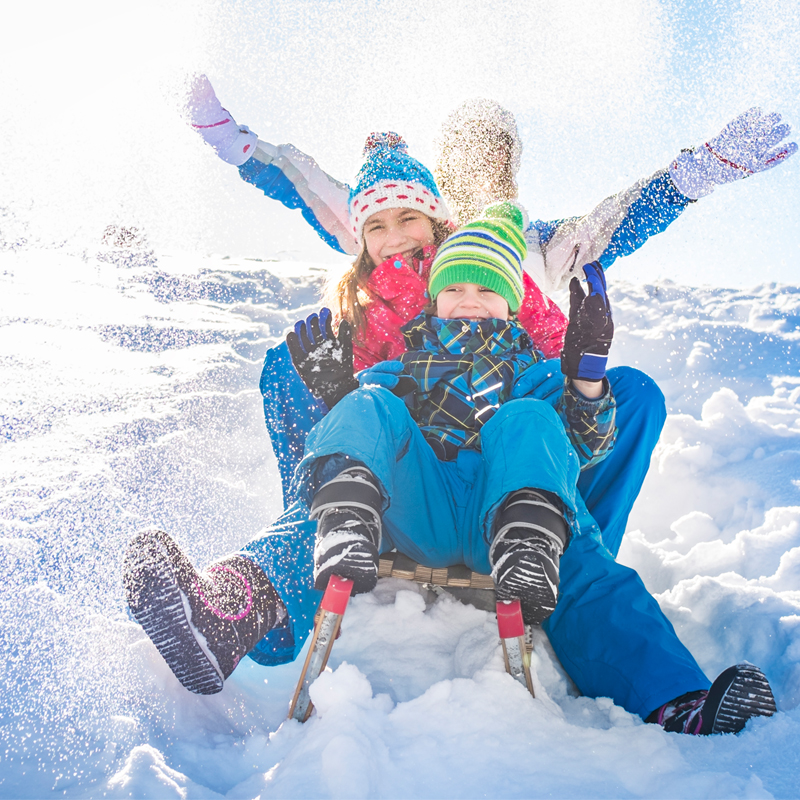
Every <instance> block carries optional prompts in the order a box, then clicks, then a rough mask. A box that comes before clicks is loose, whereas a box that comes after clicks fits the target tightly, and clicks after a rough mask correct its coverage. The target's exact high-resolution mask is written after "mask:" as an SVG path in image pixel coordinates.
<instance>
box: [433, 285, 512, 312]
mask: <svg viewBox="0 0 800 800" xmlns="http://www.w3.org/2000/svg"><path fill="white" fill-rule="evenodd" d="M436 316H437V317H440V318H441V319H471V320H479V319H508V317H509V313H508V302H507V301H506V300H505V299H504V298H502V297H501V296H500V295H499V294H497V292H493V291H492V290H491V289H487V288H486V287H485V286H479V285H478V284H477V283H451V284H450V285H449V286H447V287H445V288H444V289H442V291H441V292H439V294H438V295H437V297H436Z"/></svg>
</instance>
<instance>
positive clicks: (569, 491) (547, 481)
mask: <svg viewBox="0 0 800 800" xmlns="http://www.w3.org/2000/svg"><path fill="white" fill-rule="evenodd" d="M481 445H482V450H483V467H484V483H483V485H482V486H481V493H480V501H479V503H478V505H477V508H476V513H475V514H474V517H473V525H474V530H473V533H472V536H471V537H469V543H470V549H471V556H470V559H469V560H468V561H467V563H468V564H470V563H472V564H473V565H475V566H474V568H475V569H477V570H478V571H481V570H482V569H483V570H485V569H486V566H489V567H490V568H491V572H492V578H493V579H494V582H495V587H496V590H497V598H498V600H511V599H519V600H520V601H521V603H522V616H523V619H524V620H525V622H527V623H529V624H540V623H541V622H542V620H543V619H545V617H547V616H548V615H549V614H550V613H551V612H552V611H553V609H554V607H555V605H556V600H557V597H558V563H559V558H560V556H561V554H562V553H563V551H564V548H565V546H566V545H567V543H568V541H569V535H570V534H569V528H570V523H571V521H572V519H573V518H574V509H575V497H576V486H575V484H576V481H577V478H578V468H579V467H578V457H577V455H576V453H575V450H574V449H573V447H572V446H571V445H570V443H569V441H568V439H567V436H566V433H565V431H564V426H563V424H562V422H561V421H560V419H559V418H558V415H557V414H556V412H555V411H554V409H553V408H552V407H551V406H550V404H549V403H545V402H542V401H540V400H533V399H522V400H514V401H512V402H510V403H506V404H505V405H504V406H503V407H502V408H500V410H499V411H497V413H496V414H495V415H494V417H493V418H492V419H491V420H490V421H489V422H488V423H487V424H486V425H485V426H484V427H483V430H482V432H481ZM489 542H491V547H488V548H487V545H488V544H489Z"/></svg>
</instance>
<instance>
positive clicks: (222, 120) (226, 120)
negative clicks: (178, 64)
mask: <svg viewBox="0 0 800 800" xmlns="http://www.w3.org/2000/svg"><path fill="white" fill-rule="evenodd" d="M186 112H187V114H188V117H189V122H190V124H191V126H192V127H193V128H194V129H195V130H196V131H197V132H198V133H199V134H200V135H201V136H202V137H203V139H205V141H206V143H207V144H210V145H211V146H212V147H213V148H214V150H216V151H217V155H218V156H219V157H220V158H221V159H222V160H223V161H226V162H227V163H228V164H234V165H235V166H237V167H238V166H241V165H242V164H244V162H245V161H247V160H248V159H249V158H250V156H252V155H253V153H254V152H255V149H256V142H257V141H258V138H257V137H256V135H255V134H254V133H251V131H250V129H249V128H248V127H247V126H246V125H237V124H236V120H235V119H234V118H233V117H232V116H231V115H230V113H229V112H228V111H227V110H226V109H224V108H223V107H222V105H221V104H220V102H219V100H217V96H216V95H215V94H214V89H213V87H212V86H211V83H210V82H209V80H208V78H207V77H206V76H205V75H194V76H193V77H192V79H191V82H190V85H189V96H188V97H187V98H186Z"/></svg>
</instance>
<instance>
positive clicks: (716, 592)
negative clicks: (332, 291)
mask: <svg viewBox="0 0 800 800" xmlns="http://www.w3.org/2000/svg"><path fill="white" fill-rule="evenodd" d="M325 269H326V265H322V264H315V263H304V262H290V261H280V262H279V261H273V262H263V261H255V260H245V259H240V260H235V259H229V258H224V257H221V256H202V257H201V256H198V255H197V254H194V253H165V252H159V253H153V252H150V251H148V250H147V249H146V245H143V244H142V243H141V242H140V243H139V249H135V250H133V251H130V252H126V251H117V250H114V249H113V247H111V246H102V247H101V246H100V245H98V247H97V249H96V250H89V251H86V252H71V251H69V250H68V249H67V248H55V247H54V248H51V249H43V248H41V247H39V246H37V247H34V246H31V245H29V246H25V245H24V244H19V243H18V244H17V245H15V246H13V247H7V248H6V249H5V250H0V317H2V323H3V325H2V327H0V363H2V366H3V373H2V374H3V382H2V389H0V434H1V436H0V448H1V449H0V452H1V453H2V456H1V457H0V520H1V521H2V530H0V559H2V565H3V575H4V578H3V581H2V588H0V621H1V623H0V647H1V648H2V653H3V669H2V672H1V673H0V720H2V723H0V736H2V742H1V743H0V745H1V746H0V796H2V797H20V798H38V797H49V796H61V797H67V798H99V797H109V798H126V797H134V798H218V797H225V798H230V799H231V800H239V798H242V799H243V798H256V797H261V798H268V797H280V798H290V797H298V798H308V797H337V798H338V797H348V798H358V797H387V798H392V797H398V798H399V797H402V798H413V797H420V798H425V797H454V798H455V797H482V796H491V797H578V796H579V797H597V798H604V797H615V798H616V797H654V798H657V797H664V798H672V797H686V798H692V797H703V798H706V797H742V798H766V797H782V798H786V797H799V796H800V788H798V785H797V784H798V781H797V775H798V774H800V755H798V754H799V753H800V375H799V374H798V367H797V365H798V363H800V326H799V324H798V323H799V322H800V286H794V285H783V284H775V283H768V284H762V285H759V286H754V287H753V288H751V289H747V290H745V289H723V288H696V287H686V286H679V285H676V284H673V283H670V282H662V283H659V284H646V285H642V284H635V283H629V282H624V281H620V280H615V279H614V272H613V268H612V271H611V272H610V273H609V276H610V279H611V297H612V300H613V301H614V307H615V315H616V317H615V319H616V325H617V337H616V340H615V345H614V349H613V350H612V354H613V359H614V362H615V363H620V364H621V363H626V364H632V365H634V366H638V367H639V368H640V369H643V370H645V371H646V372H648V373H650V374H651V375H653V376H654V377H655V378H656V380H657V381H658V382H659V384H660V385H661V387H662V388H663V390H664V392H665V394H666V396H667V402H668V408H669V417H668V420H667V424H666V427H665V429H664V433H663V436H662V438H661V441H660V443H659V445H658V448H657V450H656V452H655V454H654V457H653V463H652V467H651V470H650V474H649V476H648V478H647V480H646V482H645V485H644V487H643V490H642V494H641V496H640V499H639V501H638V503H637V505H636V507H635V509H634V512H633V514H632V516H631V519H630V524H629V529H628V532H627V534H626V537H625V540H624V542H623V547H622V552H621V556H620V557H621V559H622V560H623V561H624V562H625V563H627V564H629V565H631V566H633V567H635V568H637V569H638V570H639V571H640V573H641V574H642V576H643V578H644V580H645V582H646V584H647V585H648V587H649V588H650V590H651V591H653V592H654V593H657V597H658V600H659V602H660V603H661V605H662V607H663V609H664V611H665V612H666V614H667V615H668V616H669V618H670V619H671V620H672V622H673V623H674V624H675V626H676V629H677V630H678V632H679V635H680V636H681V637H682V639H683V640H684V641H685V642H686V643H687V645H688V646H689V647H690V649H691V650H692V652H693V653H694V654H695V656H696V657H697V659H698V660H699V662H700V664H701V666H702V667H703V668H704V670H705V671H706V672H707V673H708V674H709V676H710V677H712V678H713V677H714V676H715V675H716V674H717V673H718V672H719V671H721V670H722V669H723V668H724V667H726V666H729V665H730V664H732V663H736V662H738V661H740V660H749V661H751V662H753V663H756V664H758V665H759V666H761V667H762V669H764V671H765V672H766V674H767V676H768V677H769V678H770V680H771V682H772V685H773V687H774V689H775V693H776V698H777V703H778V709H779V713H778V714H777V715H776V716H775V717H773V718H771V719H757V720H754V721H752V722H751V724H750V725H748V727H747V729H746V730H745V731H744V732H743V733H742V734H740V735H739V736H725V737H710V738H703V739H701V738H695V737H682V736H678V735H676V734H667V733H665V732H663V731H662V730H660V729H658V728H656V727H655V726H651V725H645V724H644V723H643V722H642V721H641V719H639V718H638V717H636V716H633V715H631V714H629V713H627V712H626V711H624V710H623V709H621V708H619V707H617V706H615V705H613V703H612V702H611V701H610V700H607V699H603V698H600V699H596V700H594V699H589V698H585V697H579V696H578V695H577V692H576V690H575V688H574V686H573V685H572V684H571V682H570V680H569V678H568V677H567V676H566V675H565V673H564V672H563V670H562V668H561V667H560V665H559V664H558V662H557V661H556V659H555V658H554V656H553V653H552V650H551V649H550V648H549V644H548V642H547V640H546V637H545V636H544V634H543V633H541V631H536V632H535V652H534V668H535V674H536V678H535V682H536V689H537V699H535V700H534V699H532V698H531V697H530V696H529V695H527V694H526V692H525V691H524V690H523V689H522V687H521V686H520V685H519V684H517V683H515V682H514V681H513V680H512V679H511V678H510V677H509V676H507V675H506V674H505V673H504V671H503V665H502V656H501V653H500V646H499V642H498V639H497V634H496V625H495V623H494V620H493V619H492V617H491V615H490V614H488V613H487V612H485V611H480V610H478V609H476V608H473V607H471V606H466V605H462V604H460V603H457V602H455V601H454V600H452V599H451V598H450V597H448V596H446V595H445V596H442V597H438V598H437V597H436V596H435V595H433V594H432V593H428V592H426V591H425V590H424V589H423V588H421V587H419V586H417V585H415V584H411V583H408V582H404V581H400V580H395V579H392V580H382V581H381V582H380V584H379V586H378V589H377V590H376V591H375V592H373V593H371V594H369V595H366V596H359V597H357V598H355V599H354V600H353V601H352V602H351V604H350V608H349V610H348V612H347V615H346V617H345V620H344V624H343V633H342V636H341V638H340V639H339V640H338V642H337V643H336V646H335V648H334V651H333V656H332V658H331V662H330V667H331V669H330V670H329V671H328V672H326V673H325V674H324V675H323V676H322V677H321V678H320V679H319V680H318V681H317V682H316V683H315V684H314V686H313V687H312V689H311V695H312V699H313V701H314V703H315V706H316V709H317V711H316V714H315V716H313V717H312V718H311V720H310V721H309V722H308V723H306V724H305V725H300V724H299V723H297V722H295V721H286V720H285V716H286V712H287V709H288V704H289V700H290V697H291V694H292V691H293V689H294V685H295V683H296V680H297V676H298V673H299V669H300V665H301V661H298V662H295V663H293V664H289V665H286V666H283V667H279V668H272V669H267V668H263V667H259V666H258V665H256V664H255V663H254V662H252V661H250V660H249V659H245V661H243V663H242V664H241V665H240V666H239V667H238V668H237V670H236V671H235V673H234V674H233V676H232V677H231V679H230V680H229V681H228V682H227V683H226V685H225V689H224V690H223V691H222V692H221V693H220V694H219V695H215V696H213V697H198V696H194V695H192V694H190V693H188V692H186V691H185V690H184V689H183V688H182V687H181V686H180V685H179V684H178V682H177V680H176V679H175V678H174V677H173V675H172V673H171V672H170V671H169V669H168V668H167V667H166V665H165V664H164V662H163V661H162V660H161V658H160V656H159V655H158V654H157V652H156V651H155V649H154V647H153V646H152V645H151V643H150V642H149V640H148V639H147V638H146V637H145V636H144V634H143V633H142V631H141V629H140V628H139V627H138V626H137V625H136V624H135V623H133V622H132V621H131V620H130V618H129V617H128V614H127V611H126V609H125V605H124V602H123V599H122V589H121V580H120V562H121V555H122V552H123V549H124V547H125V543H126V541H127V540H128V539H129V538H130V537H131V536H132V534H133V533H134V532H135V531H136V530H138V529H139V528H141V527H143V526H151V525H156V526H159V527H162V528H163V529H164V530H167V531H169V532H170V533H171V534H172V535H173V536H175V538H176V539H177V541H178V542H179V543H180V544H181V546H183V547H184V548H185V549H186V551H187V552H188V554H189V556H190V557H191V558H192V559H193V560H194V561H196V562H197V563H199V564H204V563H208V562H209V561H211V560H212V559H213V558H215V557H218V556H220V555H222V554H224V553H225V552H228V551H230V550H233V549H235V548H237V547H239V546H240V545H242V544H243V543H244V542H246V541H247V540H248V539H249V538H251V537H252V536H254V535H255V534H256V533H257V532H258V531H259V529H260V528H262V527H263V526H264V525H265V524H267V523H268V522H269V521H270V520H271V519H273V518H274V517H275V516H276V515H277V514H278V513H279V511H280V507H281V491H280V485H279V477H278V470H277V465H276V462H275V459H274V457H273V455H272V453H271V450H270V446H269V440H268V437H267V435H266V432H265V430H264V424H263V412H262V407H261V398H260V395H259V392H258V376H259V373H260V368H261V362H262V359H263V355H264V351H265V350H266V348H267V347H268V346H270V345H272V344H274V343H276V342H277V341H279V340H280V338H281V337H282V336H283V334H284V332H285V331H286V330H287V329H288V328H289V327H290V326H291V325H292V324H293V323H294V321H295V320H296V319H298V318H299V317H301V316H304V315H306V314H307V313H310V312H311V311H313V310H317V307H318V306H317V293H318V290H319V286H320V282H321V279H322V276H323V275H324V272H325ZM700 272H701V265H698V274H700Z"/></svg>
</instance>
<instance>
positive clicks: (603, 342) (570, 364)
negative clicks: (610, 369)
mask: <svg viewBox="0 0 800 800" xmlns="http://www.w3.org/2000/svg"><path fill="white" fill-rule="evenodd" d="M583 271H584V273H585V275H586V282H587V283H588V284H589V294H588V296H587V295H586V294H585V293H584V291H583V287H582V286H581V282H580V281H579V280H578V279H577V278H573V279H572V280H571V281H570V283H569V326H568V327H567V334H566V336H565V337H564V349H563V350H562V351H561V371H562V372H563V373H564V375H566V376H567V377H569V378H572V379H573V380H575V379H577V380H583V381H600V380H602V379H603V378H604V377H605V374H606V363H607V361H608V351H609V350H610V349H611V340H612V339H613V338H614V321H613V320H612V318H611V306H610V305H609V302H608V294H607V293H606V276H605V274H604V273H603V268H602V267H601V266H600V262H599V261H593V262H592V263H591V264H587V265H586V266H585V267H584V268H583Z"/></svg>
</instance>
